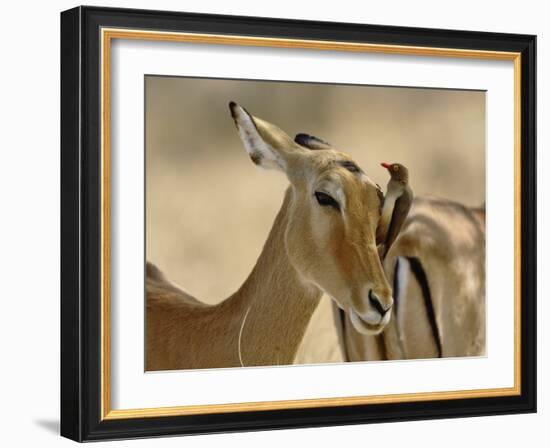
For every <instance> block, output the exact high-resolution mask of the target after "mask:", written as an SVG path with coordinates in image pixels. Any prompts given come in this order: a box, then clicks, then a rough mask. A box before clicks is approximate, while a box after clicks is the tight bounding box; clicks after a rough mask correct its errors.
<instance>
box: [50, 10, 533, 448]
mask: <svg viewBox="0 0 550 448" xmlns="http://www.w3.org/2000/svg"><path fill="white" fill-rule="evenodd" d="M104 27H109V28H129V29H145V30H160V31H174V32H180V31H181V32H188V33H206V34H221V35H244V36H257V37H269V38H286V39H305V40H320V41H323V40H328V41H336V42H361V43H375V44H392V45H402V46H416V47H437V48H449V49H453V48H461V49H470V50H487V51H498V52H501V51H502V52H515V53H520V54H521V89H520V92H521V111H520V112H521V153H520V158H521V171H520V173H521V182H520V186H521V241H520V247H521V309H520V314H521V315H520V320H521V359H520V370H521V393H520V394H519V395H515V396H502V397H486V398H466V399H458V400H456V399H455V400H433V401H422V402H407V403H390V404H369V405H353V406H336V407H319V408H315V407H313V408H307V409H285V410H266V411H253V412H231V413H214V414H202V415H185V416H164V417H147V418H121V419H110V420H109V419H102V418H101V416H102V412H101V381H102V380H101V349H100V339H101V287H102V286H101V248H100V238H101V185H100V175H101V172H100V170H101V152H100V139H101V134H100V133H101V121H100V114H101V110H100V99H101V83H100V77H101V69H100V30H101V28H104ZM535 58H536V36H532V35H518V34H503V33H488V32H473V31H455V30H439V29H422V28H405V27H393V26H379V25H362V24H350V23H329V22H313V21H298V20H281V19H271V18H269V19H268V18H256V17H237V16H222V15H205V14H190V13H180V12H167V11H145V10H131V9H111V8H99V7H77V8H74V9H71V10H68V11H65V12H63V13H61V435H63V436H65V437H68V438H70V439H73V440H76V441H91V440H103V439H120V438H141V437H153V436H161V435H178V434H180V435H183V434H197V433H214V432H231V431H248V430H267V429H280V428H298V427H314V426H330V425H342V424H360V423H374V422H388V421H402V420H418V419H435V418H451V417H467V416H481V415H498V414H511V413H528V412H536V384H537V378H536V263H537V261H536V258H537V257H536V148H535V141H536V96H535V94H536V61H535Z"/></svg>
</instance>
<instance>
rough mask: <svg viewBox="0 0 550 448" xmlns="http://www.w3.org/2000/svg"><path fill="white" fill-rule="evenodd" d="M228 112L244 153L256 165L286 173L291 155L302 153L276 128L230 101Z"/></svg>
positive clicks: (300, 149)
mask: <svg viewBox="0 0 550 448" xmlns="http://www.w3.org/2000/svg"><path fill="white" fill-rule="evenodd" d="M229 110H230V111H231V116H232V117H233V120H234V121H235V125H236V126H237V130H238V131H239V136H240V137H241V140H242V142H243V144H244V147H245V149H246V152H247V153H248V155H249V156H250V159H251V160H252V162H254V163H255V164H256V165H258V166H261V167H262V168H266V169H276V170H279V171H287V167H288V162H289V160H290V157H291V155H292V154H293V153H297V152H300V151H304V150H303V149H302V148H300V147H299V146H298V145H297V144H296V143H294V141H293V140H292V139H291V138H290V137H289V136H288V135H287V134H286V133H285V132H283V131H282V130H281V129H279V128H278V127H277V126H275V125H274V124H271V123H268V122H267V121H264V120H262V119H260V118H257V117H254V116H253V115H251V114H249V113H248V111H247V110H246V109H244V108H243V107H241V106H239V105H238V104H237V103H234V102H233V101H231V102H230V103H229Z"/></svg>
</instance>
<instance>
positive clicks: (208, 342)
mask: <svg viewBox="0 0 550 448" xmlns="http://www.w3.org/2000/svg"><path fill="white" fill-rule="evenodd" d="M230 110H231V115H232V117H233V119H234V121H235V124H236V127H237V130H238V133H239V135H240V137H241V140H242V143H243V144H244V147H245V149H246V151H247V153H248V155H249V157H250V159H251V160H252V161H253V162H254V163H255V164H256V165H259V166H261V167H263V168H268V169H275V170H278V171H282V172H283V173H284V174H286V176H287V178H288V180H289V182H290V186H289V188H288V189H287V191H286V194H285V196H284V200H283V204H282V207H281V209H280V211H279V213H278V215H277V217H276V219H275V222H274V224H273V227H272V229H271V232H270V234H269V236H268V238H267V241H266V243H265V245H264V248H263V250H262V252H261V255H260V256H259V259H258V260H257V262H256V265H255V266H254V268H253V270H252V272H251V274H250V275H249V277H248V278H247V279H246V281H245V282H244V283H243V285H242V286H241V288H240V289H239V290H238V291H237V292H235V293H234V294H233V295H231V296H230V297H229V298H228V299H226V300H224V301H222V302H221V303H219V304H218V305H206V304H204V303H202V302H200V301H199V300H197V299H195V298H193V297H191V296H190V295H189V294H187V293H185V292H184V291H182V290H181V289H180V288H178V287H177V286H175V285H173V284H172V283H171V282H170V281H169V280H168V279H166V278H165V276H164V275H163V274H162V272H161V271H160V270H159V269H158V268H156V267H155V266H154V265H152V264H150V263H149V264H148V265H147V280H146V289H147V316H146V369H147V370H166V369H191V368H210V367H235V366H254V365H276V364H291V363H292V361H293V360H294V357H295V354H296V351H297V349H298V346H299V344H300V341H301V340H302V337H303V335H304V332H305V330H306V327H307V325H308V322H309V320H310V318H311V316H312V314H313V312H314V310H315V308H316V306H317V304H318V303H319V300H320V298H321V295H322V294H323V293H326V294H327V295H328V296H330V297H331V299H332V300H333V301H334V303H335V304H336V305H337V306H338V307H339V308H340V309H342V310H343V311H344V312H345V313H346V314H347V315H349V318H350V320H351V322H352V325H353V328H354V329H355V330H357V331H358V332H359V333H360V334H376V333H379V332H381V331H382V330H383V329H384V327H385V325H386V324H387V323H388V321H389V320H390V316H391V314H392V313H391V308H392V304H393V298H392V295H391V288H390V285H389V283H388V281H387V280H386V276H385V274H384V270H383V267H382V264H381V262H380V259H379V257H378V251H377V247H376V242H375V232H376V227H377V224H378V220H379V218H380V209H381V205H382V201H383V194H382V192H381V190H380V188H379V187H378V186H377V185H376V184H374V183H373V182H372V181H371V180H370V179H369V178H368V177H367V176H366V175H365V174H364V173H363V171H362V170H360V169H359V167H358V166H357V165H356V164H355V162H354V161H353V160H352V159H351V158H350V157H349V156H348V155H346V154H344V153H342V152H339V151H336V150H334V149H325V148H315V149H316V150H311V149H309V148H306V147H305V146H303V145H301V144H299V143H297V142H295V141H294V140H292V139H291V138H290V137H289V136H288V135H287V134H286V133H284V132H283V131H282V130H280V129H279V128H277V127H276V126H274V125H272V124H270V123H268V122H266V121H264V120H261V119H259V118H256V117H254V116H252V115H250V114H249V113H248V112H247V111H246V110H245V109H243V108H242V107H240V106H238V105H237V104H235V103H230Z"/></svg>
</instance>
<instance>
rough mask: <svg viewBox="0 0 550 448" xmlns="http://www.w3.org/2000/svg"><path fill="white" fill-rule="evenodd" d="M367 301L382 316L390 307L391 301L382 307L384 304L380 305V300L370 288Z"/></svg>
mask: <svg viewBox="0 0 550 448" xmlns="http://www.w3.org/2000/svg"><path fill="white" fill-rule="evenodd" d="M369 303H370V305H371V306H372V307H373V308H374V309H375V310H376V311H378V312H379V313H380V316H382V317H384V316H385V315H386V313H387V312H388V311H389V310H391V307H392V303H390V304H389V305H386V306H385V307H384V305H382V301H381V300H380V298H379V297H378V296H377V295H376V293H375V292H374V291H373V290H372V289H371V290H370V291H369Z"/></svg>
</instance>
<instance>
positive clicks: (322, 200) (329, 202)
mask: <svg viewBox="0 0 550 448" xmlns="http://www.w3.org/2000/svg"><path fill="white" fill-rule="evenodd" d="M315 198H316V199H317V202H318V203H319V205H321V206H329V207H332V208H334V209H336V210H340V204H338V202H336V200H335V199H334V198H333V197H332V196H329V195H328V194H326V193H323V192H321V191H316V192H315Z"/></svg>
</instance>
